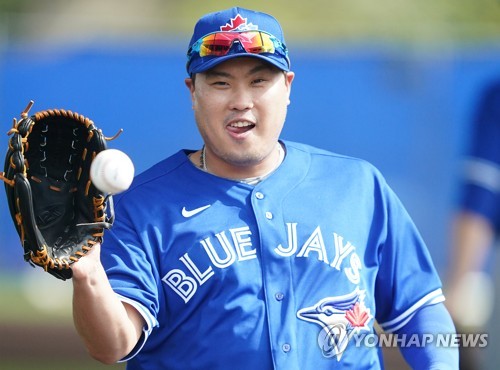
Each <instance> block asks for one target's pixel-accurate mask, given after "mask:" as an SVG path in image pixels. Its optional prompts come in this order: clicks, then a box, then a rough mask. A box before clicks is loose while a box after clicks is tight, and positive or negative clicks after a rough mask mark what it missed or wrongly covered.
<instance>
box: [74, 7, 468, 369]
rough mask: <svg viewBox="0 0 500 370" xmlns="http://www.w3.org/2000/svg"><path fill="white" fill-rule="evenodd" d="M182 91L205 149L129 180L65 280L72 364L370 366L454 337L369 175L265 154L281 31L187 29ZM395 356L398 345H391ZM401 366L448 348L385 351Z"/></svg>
mask: <svg viewBox="0 0 500 370" xmlns="http://www.w3.org/2000/svg"><path fill="white" fill-rule="evenodd" d="M187 72H188V74H189V77H188V78H187V79H186V86H187V87H188V89H189V92H190V95H191V99H192V106H193V110H194V116H195V119H196V124H197V127H198V129H199V132H200V134H201V137H202V138H203V142H204V145H203V147H202V148H200V149H198V150H180V151H178V152H177V153H176V154H174V155H172V156H171V157H169V158H167V159H165V160H163V161H161V162H159V163H158V164H156V165H155V166H153V167H152V168H150V169H148V170H147V171H145V172H144V173H142V174H140V175H138V176H137V177H136V179H135V180H134V183H133V184H132V186H131V188H130V189H129V191H127V192H125V193H123V194H121V196H119V197H117V198H116V199H115V212H116V221H115V225H114V227H113V229H112V231H111V232H110V233H109V234H107V236H106V242H105V243H104V245H103V247H102V248H99V247H96V248H94V249H93V250H92V252H91V253H90V254H89V256H87V257H85V258H83V259H82V260H81V261H80V262H79V263H78V264H75V266H74V267H73V270H74V271H73V273H74V277H73V281H74V320H75V324H76V327H77V329H78V331H79V332H80V334H81V336H82V338H83V340H84V342H85V344H86V346H87V348H88V350H89V352H90V353H91V354H92V355H93V356H94V357H95V358H97V359H99V360H100V361H102V362H105V363H113V362H116V361H128V368H130V369H272V368H278V369H331V368H356V369H377V368H382V367H383V362H382V359H381V348H380V347H379V346H369V345H365V344H363V343H364V342H363V341H361V340H360V338H362V336H363V335H365V336H366V335H374V332H375V330H374V324H375V322H376V321H377V322H378V323H379V324H380V325H381V327H382V328H383V329H384V330H386V331H387V332H389V333H397V334H405V335H406V334H410V333H411V334H413V333H417V334H419V333H421V334H423V333H426V334H429V333H454V327H453V324H452V321H451V318H450V316H449V314H448V312H447V311H446V309H445V307H444V305H443V303H442V302H443V300H444V297H443V294H442V291H441V282H440V280H439V277H438V274H437V273H436V270H435V268H434V266H433V264H432V261H431V258H430V255H429V253H428V251H427V249H426V246H425V245H424V242H423V241H422V239H421V237H420V236H419V234H418V232H417V230H416V228H415V226H414V224H413V223H412V221H411V219H410V217H409V215H408V214H407V212H406V211H405V209H404V207H403V206H402V204H401V202H400V201H399V200H398V198H397V196H396V195H395V194H394V193H393V191H392V190H391V189H390V187H389V186H388V185H387V183H386V181H385V180H384V178H383V177H382V175H381V174H380V173H379V172H378V171H377V170H376V169H375V168H374V167H373V166H372V165H370V164H369V163H367V162H365V161H363V160H359V159H355V158H349V157H345V156H342V155H338V154H334V153H331V152H328V151H325V150H321V149H317V148H313V147H311V146H308V145H304V144H299V143H294V142H288V141H283V140H279V136H280V133H281V130H282V128H283V125H284V122H285V118H286V114H287V107H288V105H289V103H290V100H289V98H290V92H291V86H292V82H293V79H294V73H293V72H292V71H291V70H290V59H289V56H288V51H287V48H286V44H285V40H284V37H283V32H282V29H281V26H280V25H279V23H278V22H277V20H276V19H275V18H273V17H272V16H270V15H268V14H264V13H260V12H256V11H251V10H247V9H243V8H232V9H228V10H223V11H220V12H215V13H211V14H208V15H205V16H203V17H202V18H201V19H200V20H199V21H198V22H197V24H196V25H195V28H194V34H193V36H192V39H191V41H190V43H189V50H188V62H187ZM398 344H402V342H401V343H400V342H399V341H398ZM401 346H402V347H405V348H402V350H403V354H404V355H405V357H406V359H407V360H408V362H409V363H410V364H411V365H412V366H413V367H415V368H425V369H431V368H432V369H441V370H442V369H455V368H456V367H457V362H458V356H457V351H456V349H453V348H452V349H449V348H446V349H442V348H438V347H437V346H433V345H428V346H419V348H416V347H415V346H413V347H412V346H405V345H401Z"/></svg>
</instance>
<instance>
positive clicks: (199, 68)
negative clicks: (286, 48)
mask: <svg viewBox="0 0 500 370" xmlns="http://www.w3.org/2000/svg"><path fill="white" fill-rule="evenodd" d="M242 57H246V58H258V59H261V60H264V61H266V62H268V63H270V64H272V65H274V66H275V67H277V68H279V69H281V70H283V71H287V72H288V71H290V67H289V63H287V61H288V60H287V59H286V58H285V57H280V58H276V57H275V56H274V54H269V55H266V54H251V53H237V54H229V55H224V56H222V57H210V58H211V59H210V60H203V58H202V57H199V58H196V59H195V60H193V61H191V63H190V64H189V65H188V68H187V69H188V73H189V74H194V73H202V72H205V71H207V70H209V69H211V68H213V67H215V66H216V65H219V64H220V63H223V62H225V61H227V60H230V59H233V58H242ZM206 58H208V57H205V59H206Z"/></svg>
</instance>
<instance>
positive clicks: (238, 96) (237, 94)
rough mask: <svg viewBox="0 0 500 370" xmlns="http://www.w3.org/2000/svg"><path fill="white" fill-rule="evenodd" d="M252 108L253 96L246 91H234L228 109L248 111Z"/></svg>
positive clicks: (243, 89)
mask: <svg viewBox="0 0 500 370" xmlns="http://www.w3.org/2000/svg"><path fill="white" fill-rule="evenodd" d="M253 107H254V101H253V96H252V94H251V92H250V91H248V89H245V88H238V89H235V90H234V93H233V96H232V97H231V102H230V109H232V110H233V109H234V110H241V111H244V110H248V109H252V108H253Z"/></svg>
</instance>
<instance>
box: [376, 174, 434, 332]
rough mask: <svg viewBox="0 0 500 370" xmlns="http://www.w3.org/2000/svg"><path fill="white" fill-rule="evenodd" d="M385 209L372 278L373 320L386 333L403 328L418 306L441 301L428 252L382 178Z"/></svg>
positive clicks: (403, 209)
mask: <svg viewBox="0 0 500 370" xmlns="http://www.w3.org/2000/svg"><path fill="white" fill-rule="evenodd" d="M379 201H380V202H381V203H382V204H381V208H382V209H384V210H385V213H384V214H383V215H382V216H381V218H382V220H383V221H382V223H381V224H382V225H383V226H382V227H383V231H382V235H383V237H382V238H381V239H380V246H379V271H378V275H377V278H376V280H375V302H376V311H377V315H376V317H377V321H378V322H379V324H380V326H381V327H382V329H383V330H384V331H386V332H393V331H395V330H398V329H399V328H401V327H403V326H404V325H405V324H406V323H407V322H408V321H409V320H410V319H411V318H412V316H413V315H414V314H415V312H417V311H418V310H420V309H421V308H423V307H425V306H428V305H432V304H436V303H439V302H443V301H444V296H443V293H442V290H441V280H440V278H439V276H438V273H437V271H436V269H435V267H434V265H433V262H432V259H431V256H430V253H429V251H428V249H427V247H426V245H425V243H424V241H423V240H422V238H421V236H420V234H419V232H418V230H417V228H416V226H415V224H414V223H413V221H412V219H411V218H410V216H409V214H408V212H407V211H406V209H405V208H404V207H403V205H402V203H401V201H400V200H399V198H398V197H397V196H396V194H395V193H394V192H393V191H392V190H391V189H390V188H389V186H388V185H387V184H386V183H385V182H384V181H383V180H382V185H381V190H380V199H379Z"/></svg>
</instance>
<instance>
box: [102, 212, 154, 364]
mask: <svg viewBox="0 0 500 370" xmlns="http://www.w3.org/2000/svg"><path fill="white" fill-rule="evenodd" d="M118 211H119V212H120V217H119V218H117V219H116V221H115V223H114V225H113V228H112V229H111V230H110V231H109V232H108V233H107V234H106V236H105V240H104V243H103V245H102V251H101V261H102V264H103V266H104V268H105V270H106V274H107V276H108V279H109V282H110V284H111V287H112V288H113V291H114V292H115V293H116V295H117V297H118V299H120V300H121V301H122V302H123V303H127V304H129V305H131V306H132V307H134V308H135V309H136V310H137V311H138V312H139V313H140V314H141V316H142V317H143V318H144V321H145V323H146V324H145V327H144V328H143V334H142V336H141V338H140V339H139V341H138V343H137V345H136V347H135V348H134V349H133V350H132V352H131V353H130V354H129V355H128V356H126V357H125V358H124V359H122V360H121V362H122V361H127V360H129V359H131V358H132V357H134V356H135V355H136V354H137V353H138V352H139V351H140V350H141V349H142V347H143V346H144V344H145V343H146V341H147V339H148V337H149V335H150V333H151V332H152V330H153V328H154V327H156V326H158V321H157V318H156V317H157V313H158V306H159V303H158V293H157V292H158V288H157V285H156V280H155V279H154V276H155V273H154V268H153V266H152V264H151V263H150V261H151V255H150V253H149V252H148V249H147V248H143V247H138V246H141V245H142V244H141V243H143V241H142V240H140V238H139V236H138V235H137V234H136V233H135V231H134V226H133V224H132V222H131V221H130V220H131V219H133V218H130V217H128V215H127V212H126V211H124V210H123V209H118ZM117 235H120V237H119V238H118V236H117Z"/></svg>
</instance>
